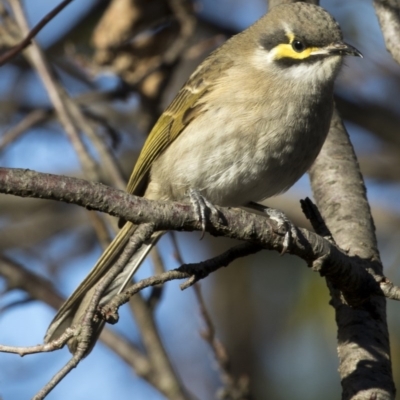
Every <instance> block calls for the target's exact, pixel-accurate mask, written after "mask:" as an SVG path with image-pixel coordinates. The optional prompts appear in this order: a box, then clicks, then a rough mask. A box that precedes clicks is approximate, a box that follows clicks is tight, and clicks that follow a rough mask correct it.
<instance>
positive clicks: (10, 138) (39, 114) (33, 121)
mask: <svg viewBox="0 0 400 400" xmlns="http://www.w3.org/2000/svg"><path fill="white" fill-rule="evenodd" d="M50 115H51V111H50V110H42V109H37V110H33V111H32V112H30V113H29V114H28V115H27V116H26V117H25V118H24V119H23V120H21V121H20V122H19V123H18V124H16V125H15V126H14V127H12V128H11V129H10V130H8V131H7V132H5V133H4V134H3V135H2V138H1V141H0V152H2V151H4V149H5V147H6V146H8V145H9V144H10V143H12V142H14V141H15V140H17V139H18V138H19V137H20V136H21V135H22V134H23V133H25V132H26V131H27V130H28V129H31V128H33V127H34V126H35V125H38V124H40V123H42V122H43V121H45V120H46V119H47V118H48V117H49V116H50Z"/></svg>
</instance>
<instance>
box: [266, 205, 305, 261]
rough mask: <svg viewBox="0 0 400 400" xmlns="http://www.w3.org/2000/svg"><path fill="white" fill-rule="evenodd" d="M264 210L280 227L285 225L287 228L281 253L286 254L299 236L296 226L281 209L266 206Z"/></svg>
mask: <svg viewBox="0 0 400 400" xmlns="http://www.w3.org/2000/svg"><path fill="white" fill-rule="evenodd" d="M264 212H265V214H267V215H268V217H269V218H271V219H273V220H274V221H276V222H277V223H278V228H282V227H284V228H285V230H286V233H285V236H284V238H283V247H282V251H281V255H284V254H285V253H286V252H287V251H288V250H289V249H290V246H291V245H292V243H293V240H296V239H297V238H298V237H297V230H296V227H295V226H294V225H293V224H292V222H291V221H290V220H289V219H288V218H287V217H286V215H285V214H284V213H283V212H282V211H280V210H276V209H273V208H269V207H266V208H265V209H264Z"/></svg>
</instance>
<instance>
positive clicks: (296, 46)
mask: <svg viewBox="0 0 400 400" xmlns="http://www.w3.org/2000/svg"><path fill="white" fill-rule="evenodd" d="M292 48H293V50H294V51H296V52H297V53H301V52H302V51H304V50H305V48H306V46H305V44H304V43H303V42H300V40H295V41H294V42H293V43H292Z"/></svg>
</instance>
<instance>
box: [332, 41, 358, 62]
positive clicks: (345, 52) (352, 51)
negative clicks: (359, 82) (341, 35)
mask: <svg viewBox="0 0 400 400" xmlns="http://www.w3.org/2000/svg"><path fill="white" fill-rule="evenodd" d="M325 49H326V50H327V52H328V53H329V54H337V55H341V56H355V57H361V58H363V55H362V54H361V53H360V52H359V51H358V50H357V49H356V48H355V47H353V46H350V45H349V44H347V43H343V42H338V43H333V44H331V45H329V46H328V47H326V48H325Z"/></svg>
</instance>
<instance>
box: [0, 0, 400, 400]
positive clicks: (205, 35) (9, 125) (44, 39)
mask: <svg viewBox="0 0 400 400" xmlns="http://www.w3.org/2000/svg"><path fill="white" fill-rule="evenodd" d="M12 3H13V4H15V3H16V1H15V0H12ZM54 3H55V2H54V1H52V0H36V1H34V2H33V1H28V0H25V1H22V2H21V4H22V6H23V9H24V10H25V13H26V16H27V20H28V23H29V26H30V27H33V26H34V25H35V24H36V23H37V22H38V21H39V20H40V19H41V18H42V17H43V16H44V15H45V14H46V13H48V12H50V11H51V9H52V8H54V6H55V4H54ZM321 5H322V6H323V7H325V8H326V9H327V10H328V11H329V12H331V13H332V14H333V15H334V17H335V18H336V19H337V20H338V21H339V23H340V25H341V27H342V29H343V32H344V37H345V39H346V41H347V42H349V43H350V44H352V45H354V46H355V47H357V48H358V49H359V50H360V51H361V52H362V53H363V55H364V59H362V60H361V59H355V58H350V57H349V58H348V59H347V60H346V65H345V67H344V68H343V70H342V73H341V75H340V78H339V79H338V82H337V91H336V92H337V99H336V101H337V106H338V109H339V111H340V113H341V115H342V116H343V118H344V120H345V124H346V127H347V129H348V130H349V133H350V136H351V139H352V142H353V144H354V146H355V149H356V153H357V156H358V158H359V162H360V165H361V169H362V172H363V174H364V177H365V181H366V185H367V188H368V197H369V200H370V202H371V207H372V212H373V215H374V218H375V223H376V227H377V235H378V239H379V243H380V251H381V256H382V260H383V262H384V266H385V273H386V275H387V276H388V277H389V279H391V280H392V281H394V282H395V283H399V282H400V273H399V269H398V268H397V265H398V263H399V259H400V252H399V246H398V242H399V239H400V238H399V232H400V230H399V229H398V227H399V222H400V201H398V200H399V198H400V190H399V189H400V186H399V180H400V157H399V155H400V135H399V130H400V101H399V99H400V68H399V66H398V65H397V64H396V63H395V62H394V61H393V60H392V59H391V56H390V55H389V54H388V53H387V51H386V50H385V46H384V42H383V38H382V34H381V32H380V28H379V25H378V22H377V18H376V16H375V13H374V9H373V6H372V1H365V0H353V1H351V2H349V1H345V0H325V1H321ZM266 10H267V4H266V1H265V0H246V1H244V0H198V1H196V2H194V3H192V2H190V1H183V0H181V1H177V0H108V1H106V0H104V1H103V0H85V1H73V2H72V3H71V4H70V5H68V6H67V7H66V8H65V9H64V10H63V11H62V12H61V13H60V14H59V15H58V16H57V17H55V18H54V20H52V21H51V22H50V23H49V24H48V25H47V26H46V27H45V28H44V29H43V30H42V31H41V32H40V33H39V35H38V36H37V41H38V44H39V46H40V47H41V48H42V50H43V52H44V57H45V59H46V60H47V62H48V65H50V66H51V69H52V71H53V78H54V79H53V84H54V82H56V90H58V93H59V94H60V96H61V98H62V99H63V101H64V102H65V104H66V105H67V106H66V107H67V108H68V110H69V111H70V114H71V115H73V116H74V118H73V124H75V130H76V131H77V132H78V136H77V138H78V139H79V140H80V142H79V143H80V146H81V148H83V149H84V150H85V151H86V153H85V154H86V155H82V154H79V152H77V146H76V143H74V142H73V139H72V140H71V138H73V130H72V135H71V133H68V134H66V129H65V127H64V126H63V125H62V124H60V122H59V118H58V116H57V115H58V114H57V111H55V110H54V107H53V103H52V101H51V99H50V97H49V88H50V90H51V83H50V86H49V82H48V81H46V80H43V77H44V75H45V73H44V72H43V71H44V69H43V67H42V68H41V67H40V66H39V67H38V64H37V62H36V61H35V59H34V57H33V56H31V55H29V54H27V56H26V57H25V56H22V55H21V56H19V57H17V58H15V59H14V60H13V61H12V62H10V63H8V64H7V65H5V66H3V67H1V69H0V165H1V166H4V167H15V168H29V169H33V170H37V171H40V172H49V173H54V174H64V175H69V176H76V177H83V178H86V179H95V180H98V181H101V182H104V183H105V184H108V185H113V186H116V187H119V188H123V187H124V184H125V180H126V179H128V177H129V174H130V171H131V169H132V167H133V165H134V162H135V160H136V157H137V155H138V152H139V150H140V148H141V146H142V144H143V142H144V140H145V138H146V135H147V133H148V132H149V129H150V128H151V126H152V124H153V123H154V122H155V120H156V119H157V117H158V116H159V114H160V113H161V112H162V110H163V109H164V108H165V106H166V105H168V103H169V101H170V100H171V99H172V98H173V96H174V95H175V93H176V92H177V91H178V90H179V88H180V86H181V85H182V84H183V83H184V82H185V80H186V79H187V77H188V76H189V75H190V73H191V72H192V71H193V70H194V68H195V67H196V65H198V63H199V62H201V60H202V59H203V58H204V57H206V56H207V54H208V53H209V52H210V51H212V50H213V49H214V48H216V47H217V46H219V45H220V44H222V43H223V42H224V41H225V40H226V39H227V38H228V37H229V36H231V35H232V34H234V33H236V32H239V31H240V30H242V29H244V28H246V27H247V26H248V25H250V24H251V23H252V22H254V21H255V20H256V19H258V18H259V17H260V16H262V15H263V14H264V13H265V12H266ZM0 11H1V25H0V33H1V35H0V49H1V50H2V51H4V50H5V49H7V48H9V47H10V46H11V45H13V44H15V43H18V42H19V41H20V39H21V38H22V37H23V35H22V36H21V32H20V30H19V28H18V25H15V23H14V22H13V21H14V20H13V17H12V15H13V14H12V12H11V16H10V15H9V14H8V13H9V12H10V11H11V8H10V7H9V3H8V2H7V1H5V0H4V1H0ZM62 88H64V89H62ZM306 196H311V192H310V188H309V182H308V177H303V178H302V179H301V181H300V182H298V183H297V184H296V185H295V187H293V188H292V189H291V190H290V191H289V192H287V193H286V194H284V195H282V196H279V197H277V198H276V199H272V200H271V201H268V203H267V204H268V205H270V206H272V207H274V206H275V207H279V208H280V209H282V210H283V211H284V212H285V213H286V214H287V215H288V216H289V217H290V218H291V219H292V220H293V221H294V222H295V223H296V224H298V225H300V226H306V227H308V225H307V223H306V221H305V220H304V217H303V216H302V214H301V209H300V205H299V200H300V199H301V198H304V197H306ZM114 229H115V221H111V220H110V219H109V218H107V217H105V216H103V215H99V214H96V213H94V212H89V211H86V210H84V209H82V208H79V207H77V206H71V205H65V204H61V203H56V202H48V201H41V200H36V199H21V198H17V197H12V196H5V195H0V255H1V258H0V276H1V277H2V279H1V286H0V289H1V298H0V343H1V344H6V345H20V346H28V345H34V344H37V343H41V342H42V340H43V336H44V333H45V331H46V328H47V326H48V324H49V323H50V321H51V319H52V318H53V316H54V313H55V310H54V307H58V305H59V302H60V301H61V300H60V298H59V296H64V297H66V296H68V295H69V294H70V293H71V292H72V291H73V290H74V288H75V287H76V286H77V285H78V283H79V282H80V281H81V280H82V279H83V278H84V276H85V275H86V274H87V272H88V271H89V269H90V268H91V267H92V266H93V264H94V263H95V261H96V259H97V257H98V256H99V255H100V254H101V251H102V246H104V244H105V243H106V242H107V240H108V236H111V235H112V234H113V231H114ZM199 238H200V234H199V233H192V234H182V233H180V234H176V235H175V239H176V244H175V241H174V240H173V238H172V237H171V235H166V236H164V237H163V239H162V240H161V241H160V243H159V245H158V253H159V255H160V256H161V260H157V258H156V256H153V257H152V258H151V259H150V258H149V260H148V261H146V263H145V266H144V267H143V268H142V269H141V270H140V272H139V274H138V278H143V277H146V276H149V275H151V274H153V273H154V271H155V270H156V271H158V270H159V269H160V268H162V267H164V268H166V269H171V268H175V267H177V266H179V257H178V254H177V248H178V251H179V254H180V256H181V257H182V259H183V261H184V262H196V261H201V260H204V259H206V258H208V257H211V256H213V255H217V254H220V253H222V252H223V251H224V250H226V249H228V248H229V247H231V246H232V245H233V244H234V243H233V242H232V241H229V240H224V239H214V238H211V237H209V236H207V237H206V238H205V239H204V240H202V241H199ZM16 271H17V272H16ZM18 273H19V275H18ZM36 279H37V280H38V281H36ZM46 285H47V286H46ZM201 291H202V294H203V298H204V302H205V305H206V307H207V310H208V312H209V314H210V316H211V318H212V321H213V323H214V325H215V329H216V335H217V337H218V338H219V339H220V340H221V342H222V343H223V345H224V346H225V347H226V351H227V353H228V355H229V357H230V367H231V373H232V376H234V377H235V379H237V380H238V382H242V383H243V382H244V383H243V384H246V382H248V385H249V388H250V392H251V393H252V394H253V396H254V398H257V399H276V400H293V399H296V400H301V399H307V400H312V399H324V400H330V399H332V400H333V399H338V398H340V393H341V388H340V380H339V376H338V373H337V368H338V360H337V355H336V326H335V321H334V314H333V309H332V308H331V307H330V306H329V304H328V303H329V296H328V290H327V288H326V284H325V280H324V279H321V278H320V277H319V276H318V275H317V274H314V273H312V272H311V271H309V270H308V269H307V267H306V265H305V263H304V262H303V261H302V260H299V259H298V258H296V257H292V256H289V255H285V256H284V257H280V256H279V255H278V254H275V253H272V252H267V251H263V252H260V253H258V254H256V255H254V256H251V257H247V258H245V259H241V260H238V261H236V262H235V263H234V264H233V265H231V266H230V267H229V268H224V269H223V270H219V271H218V272H217V273H215V274H213V275H212V276H210V277H208V278H207V279H205V280H204V281H202V282H201ZM153 295H154V292H152V291H147V292H144V294H143V296H144V298H145V299H146V298H148V297H149V296H150V297H155V296H153ZM158 295H159V297H160V298H159V299H158V298H157V302H156V303H157V304H156V305H153V306H152V307H151V312H152V313H153V314H154V317H155V321H156V324H157V327H158V330H159V332H160V336H161V338H162V341H163V343H164V346H165V349H166V351H167V353H168V355H169V357H170V359H171V361H172V364H173V366H174V368H175V370H176V374H177V376H179V378H180V380H181V381H182V382H183V384H184V385H185V386H186V387H187V388H188V389H190V391H191V392H193V393H194V394H195V395H196V396H197V398H199V399H204V400H208V399H212V398H215V397H216V394H217V393H221V391H219V389H220V388H221V387H222V386H223V382H222V380H221V374H220V372H219V368H218V364H217V362H216V360H215V357H214V354H213V352H212V351H211V348H210V346H209V344H208V343H207V342H206V341H205V340H204V339H203V338H202V337H201V332H202V331H203V330H204V329H205V322H204V319H203V318H202V317H201V313H200V307H199V302H198V301H197V299H196V296H195V293H194V291H193V289H192V288H191V289H188V290H186V291H183V292H182V291H181V290H180V289H179V282H170V283H168V284H167V285H165V287H164V288H163V290H162V291H160V293H159V294H158ZM131 308H135V307H134V306H132V307H131ZM130 311H131V310H130V309H129V307H128V306H124V307H123V309H121V318H120V322H119V323H118V324H117V325H116V326H114V327H113V328H112V329H114V330H115V331H116V332H117V334H118V335H119V337H123V338H126V339H128V340H129V341H131V342H132V343H133V345H134V346H135V348H137V349H138V351H141V352H143V354H145V353H146V350H147V349H146V343H145V342H146V340H143V337H142V336H141V334H140V330H138V328H137V324H136V323H135V320H134V319H133V318H132V314H131V312H130ZM398 315H399V313H398V305H396V304H394V303H389V304H388V319H389V328H390V334H391V348H392V356H393V368H394V376H395V381H396V383H397V387H399V383H400V365H399V361H398V357H397V354H398V351H399V345H400V342H399V341H400V318H399V317H398ZM69 357H70V355H69V353H68V351H67V350H66V349H63V350H61V351H57V352H54V353H50V354H43V355H33V356H26V357H24V358H23V359H21V358H19V357H17V356H16V355H8V354H0V398H1V399H28V398H31V397H32V396H33V395H34V394H35V393H36V392H37V391H38V390H39V389H40V388H41V387H42V386H43V385H44V384H46V383H47V382H48V380H49V379H50V378H51V377H52V376H53V375H54V374H55V373H56V372H57V371H58V369H59V368H61V367H62V366H63V365H64V363H65V362H67V360H68V359H69ZM22 382H23V384H22ZM218 391H219V392H218ZM132 396H133V397H134V398H135V399H138V400H140V399H154V400H158V399H160V400H161V399H164V398H165V397H164V396H163V395H162V394H160V392H159V391H158V390H157V389H155V388H154V387H153V386H152V385H150V384H149V383H147V382H146V381H145V380H143V379H141V378H139V377H137V375H136V374H135V372H134V371H133V370H132V365H130V364H129V363H128V362H127V361H126V360H123V359H122V358H121V357H120V355H118V352H116V351H114V350H112V349H110V347H109V346H105V345H104V344H103V343H99V344H98V345H97V346H96V348H95V349H94V350H93V352H92V354H90V356H89V357H87V359H85V360H84V361H83V362H82V364H80V365H79V366H78V368H77V369H75V370H74V371H72V373H71V374H69V375H68V376H67V377H66V379H65V380H64V381H63V382H62V383H61V384H60V385H59V386H58V387H57V388H56V389H55V390H54V391H53V392H52V393H51V394H50V395H49V397H48V398H49V399H51V400H58V399H66V398H71V399H91V398H96V399H98V400H102V399H110V398H118V399H128V398H132Z"/></svg>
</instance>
